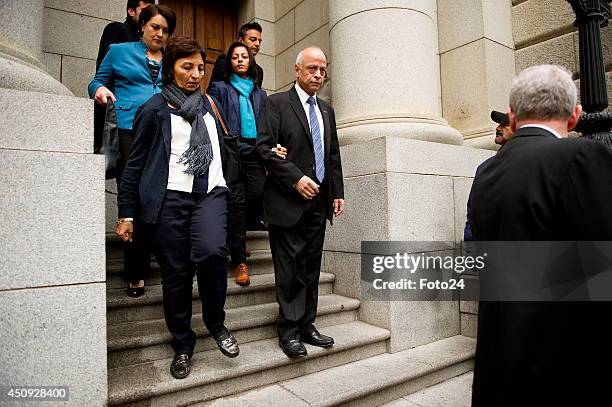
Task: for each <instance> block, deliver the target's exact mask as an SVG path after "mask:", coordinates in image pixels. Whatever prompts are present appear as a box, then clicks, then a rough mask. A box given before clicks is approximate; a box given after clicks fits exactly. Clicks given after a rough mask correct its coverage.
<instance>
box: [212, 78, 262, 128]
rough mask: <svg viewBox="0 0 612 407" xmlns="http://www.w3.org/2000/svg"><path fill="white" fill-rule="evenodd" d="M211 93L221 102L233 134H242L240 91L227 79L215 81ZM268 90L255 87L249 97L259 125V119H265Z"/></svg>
mask: <svg viewBox="0 0 612 407" xmlns="http://www.w3.org/2000/svg"><path fill="white" fill-rule="evenodd" d="M210 95H211V96H212V97H214V98H215V99H217V100H218V101H219V103H221V111H222V113H223V116H225V119H226V120H227V127H228V130H229V132H230V134H231V135H233V136H239V135H240V104H239V103H238V95H239V94H238V91H237V90H236V88H234V87H233V86H232V85H231V84H230V83H227V82H225V81H217V82H213V84H212V86H211V88H210ZM266 97H267V94H266V91H265V90H262V89H260V88H258V87H255V89H253V92H251V96H250V97H249V99H250V100H251V104H252V105H253V113H255V123H257V126H258V127H259V121H260V120H261V119H263V113H264V111H265V108H266Z"/></svg>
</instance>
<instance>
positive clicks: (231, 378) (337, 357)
mask: <svg viewBox="0 0 612 407" xmlns="http://www.w3.org/2000/svg"><path fill="white" fill-rule="evenodd" d="M320 331H321V333H323V334H326V335H331V336H333V337H334V339H335V341H336V344H335V345H334V346H333V347H332V348H328V349H323V348H317V347H313V346H310V345H306V348H307V349H308V356H307V357H305V358H301V359H298V360H294V359H289V358H288V357H287V356H285V354H284V353H283V352H282V351H281V350H280V348H279V347H278V340H277V339H276V338H271V339H264V340H259V341H256V342H250V343H245V344H242V345H241V348H240V356H238V357H237V358H234V359H229V358H226V357H224V356H223V355H222V354H221V353H220V352H219V351H218V350H210V351H205V352H198V353H195V354H194V356H193V360H192V369H191V375H189V376H188V377H187V378H185V379H182V380H176V379H174V378H173V377H172V376H171V375H170V362H171V361H172V359H171V358H168V359H164V360H158V361H155V362H149V363H143V364H138V365H132V366H127V367H121V368H115V369H109V370H108V391H109V399H108V402H109V405H113V406H114V405H121V404H125V405H133V406H136V405H138V406H144V405H147V406H151V405H155V406H183V405H188V404H193V403H197V402H202V401H206V400H212V399H215V398H219V397H223V396H227V395H231V394H235V393H237V392H241V391H246V390H249V389H253V388H256V387H259V386H265V385H268V384H271V383H275V382H278V381H282V380H288V379H291V378H294V377H298V376H301V375H305V374H309V373H314V372H318V371H320V370H323V369H329V368H332V367H335V366H339V365H344V364H347V363H351V362H354V361H357V360H361V359H364V358H370V357H372V356H375V355H380V354H381V353H383V352H385V350H386V340H387V339H388V338H389V331H387V330H386V329H382V328H378V327H375V326H372V325H368V324H366V323H363V322H359V321H353V322H350V323H346V324H341V325H334V326H330V327H327V328H323V329H320ZM367 375H368V373H367V372H366V374H365V376H366V377H367ZM336 379H342V378H334V380H336ZM315 390H316V389H315ZM285 405H289V404H285Z"/></svg>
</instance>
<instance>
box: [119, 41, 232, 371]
mask: <svg viewBox="0 0 612 407" xmlns="http://www.w3.org/2000/svg"><path fill="white" fill-rule="evenodd" d="M205 60H206V54H205V52H204V50H203V49H202V48H201V47H200V46H199V45H198V43H197V42H196V41H195V40H193V39H191V38H187V37H178V38H172V39H170V41H168V46H167V48H166V53H165V55H164V59H163V66H162V68H163V76H162V81H163V83H164V90H163V91H162V93H161V94H158V95H155V96H153V97H152V98H151V99H149V101H147V102H146V103H145V104H144V105H142V107H141V108H140V109H139V111H138V112H137V114H136V117H135V119H134V134H135V140H134V147H133V149H132V152H131V153H130V156H129V159H128V162H127V164H126V167H125V170H124V173H123V178H122V180H121V185H120V188H119V195H118V197H117V204H118V206H119V220H118V221H117V228H116V230H115V233H116V234H117V235H118V236H119V237H121V238H122V239H123V240H129V239H130V238H131V235H132V233H133V231H134V228H133V226H132V222H131V221H130V220H129V219H130V218H132V217H134V216H135V214H136V212H135V209H136V208H137V207H138V206H140V207H141V208H142V209H141V214H142V215H141V216H142V221H143V222H144V223H145V224H146V226H145V227H146V228H147V229H148V230H147V232H149V233H150V235H151V236H152V242H153V245H152V246H153V252H154V253H155V257H156V259H157V261H158V263H159V265H160V266H161V270H162V289H163V302H164V317H165V319H166V324H167V326H168V329H169V330H170V333H171V334H172V337H173V340H172V347H173V349H174V353H175V357H174V359H173V361H172V364H171V366H170V372H171V374H172V375H173V376H174V377H175V378H177V379H182V378H184V377H187V375H188V374H189V372H190V359H191V356H192V354H193V350H194V347H195V343H196V335H195V333H194V331H193V330H192V329H191V326H190V324H191V311H192V310H191V301H192V286H193V276H194V274H196V275H197V279H198V291H199V294H200V300H201V301H202V317H203V319H204V325H206V328H207V329H208V331H209V332H210V334H211V335H212V337H213V338H214V339H215V341H216V342H217V345H218V346H219V349H220V350H221V352H222V353H223V354H224V355H226V356H228V357H235V356H238V353H239V349H238V343H237V341H236V338H234V336H233V335H232V334H231V333H230V331H229V330H228V329H227V328H226V327H225V326H224V320H225V312H224V310H223V306H224V304H225V295H226V291H227V249H226V248H225V240H226V222H227V219H226V218H227V207H226V197H227V194H228V188H227V186H226V182H225V178H224V174H225V172H226V171H225V169H224V166H223V163H224V159H225V154H226V153H225V147H224V139H223V131H222V127H221V125H220V124H221V122H220V120H222V118H221V116H219V117H217V116H216V115H215V111H214V107H213V104H214V103H215V102H214V101H213V99H212V98H211V99H208V98H206V97H204V96H202V94H201V92H200V80H201V78H202V76H203V74H204V61H205ZM137 226H138V225H137Z"/></svg>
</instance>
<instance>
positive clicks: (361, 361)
mask: <svg viewBox="0 0 612 407" xmlns="http://www.w3.org/2000/svg"><path fill="white" fill-rule="evenodd" d="M247 247H249V248H250V249H251V250H252V251H253V254H252V256H251V257H250V258H249V260H248V262H249V268H250V274H251V285H250V286H248V287H239V286H237V285H236V284H235V282H234V279H233V276H232V273H228V294H227V300H226V315H227V316H226V326H227V327H228V328H229V329H230V330H231V331H232V332H233V333H234V335H235V336H236V338H237V339H238V342H239V343H240V356H238V357H237V358H235V359H229V358H226V357H224V356H223V355H222V354H221V352H219V350H218V348H217V346H216V344H215V343H214V341H213V340H212V338H211V337H210V336H209V335H208V332H207V331H206V329H205V328H204V327H203V323H202V319H201V314H200V312H201V306H200V302H199V299H198V293H197V288H196V287H195V286H196V285H197V283H196V282H194V291H193V294H192V295H193V306H194V307H193V321H192V328H193V329H194V331H195V332H196V334H197V336H198V341H197V345H196V349H195V352H194V357H193V359H192V371H191V374H190V376H188V377H187V378H186V379H183V380H176V379H174V378H173V377H172V376H171V375H170V371H169V367H170V362H171V360H172V357H173V352H172V349H171V347H170V341H171V336H170V334H169V333H168V331H167V329H166V325H165V322H164V319H163V309H162V292H161V285H160V282H161V276H160V270H159V267H158V266H157V265H156V264H155V263H153V264H152V266H153V273H152V276H151V278H150V279H148V280H147V282H146V283H147V289H146V293H145V295H144V296H142V297H140V298H137V299H134V298H129V297H127V296H126V295H125V283H124V282H123V279H122V276H121V273H122V262H123V260H122V251H121V249H120V246H119V242H118V240H117V239H115V238H114V237H111V236H109V237H108V238H107V350H108V405H111V406H114V405H130V406H183V405H194V404H196V405H210V404H211V403H213V405H217V404H216V403H219V404H218V405H236V406H238V405H240V406H242V405H251V406H259V405H261V406H269V405H279V406H280V405H293V402H292V400H293V399H295V398H299V399H300V400H301V403H302V404H297V405H342V404H346V403H348V402H351V404H352V401H355V400H362V401H363V403H359V404H362V405H376V404H372V402H373V400H374V399H368V398H367V397H366V398H365V399H364V397H365V396H367V395H369V396H368V397H370V396H371V394H370V393H372V392H374V393H376V394H378V396H377V397H378V398H376V403H378V401H380V400H382V401H383V402H386V401H390V400H394V399H396V398H398V397H402V396H404V395H406V394H409V393H412V392H415V391H418V390H420V389H422V388H423V387H427V386H429V385H432V384H435V383H439V382H441V381H444V380H446V379H449V378H452V377H454V376H457V375H459V374H462V373H465V372H466V371H468V370H470V369H471V363H472V358H473V347H474V346H473V345H474V344H473V340H471V339H469V338H464V337H461V336H457V337H454V338H448V339H445V340H443V341H438V342H435V343H433V344H429V345H426V346H421V347H418V348H416V349H412V350H410V351H406V352H398V353H395V354H388V353H386V352H387V344H386V341H387V339H388V338H389V336H390V334H389V331H387V330H386V329H382V328H379V327H376V326H373V325H370V324H367V323H364V322H361V321H359V320H358V310H359V305H360V302H359V300H356V299H353V298H348V297H344V296H341V295H337V294H334V291H333V285H334V280H335V277H334V275H332V274H329V273H325V272H322V273H321V278H320V280H319V307H318V310H317V321H316V325H317V327H318V328H319V329H320V331H321V332H322V333H325V334H327V335H331V336H333V337H334V339H335V341H336V345H335V346H333V347H332V348H329V349H322V348H317V347H313V346H310V345H306V346H307V349H308V357H306V358H303V359H299V360H292V359H289V358H287V357H286V356H285V355H284V354H283V352H282V351H281V350H280V348H279V347H278V341H277V338H276V329H275V321H276V317H277V314H278V306H277V304H276V301H275V289H274V274H273V267H272V259H271V253H270V249H269V245H268V240H267V233H265V232H249V235H248V243H247ZM391 366H393V367H394V369H390V370H389V369H387V368H389V367H391ZM412 367H415V369H413V368H412ZM377 369H378V370H377ZM376 372H377V373H376ZM370 373H372V374H374V373H376V374H374V375H373V376H370ZM370 378H371V379H373V382H372V383H378V384H377V385H376V384H375V385H374V387H373V388H372V386H365V387H363V384H362V383H363V382H364V380H368V379H370ZM398 380H399V381H398ZM398 383H399V384H401V386H399V387H397V385H398ZM391 384H395V385H394V388H401V389H403V390H406V391H405V392H400V393H401V394H399V393H398V392H397V391H393V392H389V386H390V385H391ZM279 386H283V387H279ZM291 386H293V387H295V388H296V389H302V390H303V391H308V389H309V388H310V387H311V386H314V388H313V389H312V393H311V396H313V395H314V397H316V398H317V400H315V402H313V401H312V400H311V401H307V400H308V398H307V397H305V396H304V397H302V396H297V395H296V394H298V393H296V392H294V391H292V390H289V389H290V388H292V387H291ZM334 386H341V387H340V388H341V389H343V390H344V392H340V391H338V390H337V389H335V387H334ZM279 389H281V390H282V392H281V394H278V390H279ZM363 391H366V393H367V394H366V395H364V394H362V393H363ZM284 393H289V394H290V396H291V397H285V398H283V397H284V396H283V395H282V394H284ZM385 394H388V395H389V397H386V395H385ZM251 395H254V397H255V398H254V399H252V396H251ZM265 396H267V397H268V398H269V399H268V400H265ZM277 396H278V397H280V398H278V397H277ZM319 396H320V397H319ZM244 397H246V399H244ZM249 397H251V398H249ZM258 397H259V398H258ZM261 397H264V399H261V400H260V398H261ZM258 400H259V401H261V402H259V401H258ZM198 403H200V404H198ZM232 403H235V404H232Z"/></svg>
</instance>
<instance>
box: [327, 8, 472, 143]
mask: <svg viewBox="0 0 612 407" xmlns="http://www.w3.org/2000/svg"><path fill="white" fill-rule="evenodd" d="M328 4H329V27H330V45H331V54H332V57H331V60H332V61H333V63H332V64H331V66H330V71H331V76H332V77H333V78H334V81H333V84H332V92H333V105H334V109H335V110H336V120H337V125H338V136H339V141H340V144H341V145H344V144H352V143H357V142H364V141H367V140H371V139H373V138H376V137H380V136H394V137H405V138H411V139H418V140H427V141H433V142H438V143H444V144H456V145H458V144H461V143H462V142H463V137H462V136H461V134H460V133H459V132H458V131H457V130H455V129H453V128H452V127H450V126H449V125H448V123H447V122H446V120H444V119H443V118H442V107H441V90H440V59H439V55H438V28H437V18H436V1H435V0H382V1H367V0H353V1H340V0H329V3H328Z"/></svg>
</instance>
